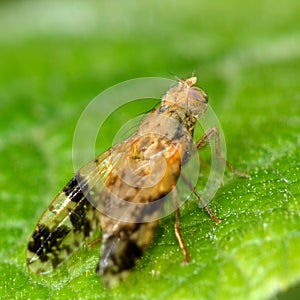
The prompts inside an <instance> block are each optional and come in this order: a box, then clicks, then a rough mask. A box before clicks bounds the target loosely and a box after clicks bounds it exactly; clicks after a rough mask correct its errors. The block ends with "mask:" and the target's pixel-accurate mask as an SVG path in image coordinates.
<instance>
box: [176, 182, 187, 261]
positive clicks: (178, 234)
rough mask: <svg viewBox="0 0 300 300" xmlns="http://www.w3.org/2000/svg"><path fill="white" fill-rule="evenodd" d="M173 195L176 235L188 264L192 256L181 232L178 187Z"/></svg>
mask: <svg viewBox="0 0 300 300" xmlns="http://www.w3.org/2000/svg"><path fill="white" fill-rule="evenodd" d="M172 193H173V201H174V206H175V222H174V230H175V235H176V238H177V240H178V243H179V246H180V248H181V250H182V252H183V255H184V261H183V262H184V263H185V264H188V263H189V262H190V255H189V252H188V250H187V248H186V245H185V243H184V240H183V238H182V235H181V232H180V210H179V201H178V194H177V189H176V186H175V187H174V188H173V190H172Z"/></svg>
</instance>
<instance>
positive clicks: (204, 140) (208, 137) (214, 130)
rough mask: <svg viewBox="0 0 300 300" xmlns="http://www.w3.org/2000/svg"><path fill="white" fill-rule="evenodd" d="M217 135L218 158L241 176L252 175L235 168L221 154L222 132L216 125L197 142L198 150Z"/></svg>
mask: <svg viewBox="0 0 300 300" xmlns="http://www.w3.org/2000/svg"><path fill="white" fill-rule="evenodd" d="M213 137H215V145H216V156H217V159H218V160H220V161H222V162H223V163H225V165H226V167H227V168H228V169H230V170H231V171H232V172H234V173H235V174H237V175H238V176H240V177H250V176H249V174H247V173H244V172H240V171H238V170H237V169H236V168H234V167H233V166H232V165H231V164H230V163H229V162H228V161H227V160H226V159H225V158H224V157H223V156H222V155H221V146H220V133H219V129H218V128H217V127H215V126H213V127H211V128H210V129H209V130H208V131H207V132H205V133H204V135H203V136H202V137H201V138H200V139H199V140H198V141H197V142H196V147H197V149H198V150H200V149H201V148H203V147H204V146H205V145H207V144H208V143H209V141H210V140H211V138H213Z"/></svg>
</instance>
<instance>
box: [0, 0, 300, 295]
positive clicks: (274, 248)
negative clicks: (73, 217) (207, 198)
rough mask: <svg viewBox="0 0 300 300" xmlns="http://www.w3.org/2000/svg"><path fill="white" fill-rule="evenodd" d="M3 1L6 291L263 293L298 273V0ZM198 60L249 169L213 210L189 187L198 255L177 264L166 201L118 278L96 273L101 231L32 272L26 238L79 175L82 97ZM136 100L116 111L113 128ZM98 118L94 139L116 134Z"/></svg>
mask: <svg viewBox="0 0 300 300" xmlns="http://www.w3.org/2000/svg"><path fill="white" fill-rule="evenodd" d="M0 6H1V9H0V57H1V59H0V70H1V72H0V116H1V118H0V186H1V189H0V201H1V211H0V236H1V243H0V258H1V262H0V283H1V284H0V298H1V299H29V298H30V299H50V298H51V299H111V298H113V299H270V298H271V297H275V295H276V294H280V295H284V293H285V291H287V294H288V292H289V289H291V290H293V289H294V286H297V284H299V282H300V258H299V257H300V256H299V251H300V182H299V178H300V154H299V147H300V135H299V133H300V105H299V103H300V96H299V95H300V86H299V78H300V59H299V58H300V52H299V49H300V35H299V30H298V29H299V21H298V18H299V17H298V12H299V8H300V7H299V6H300V5H299V1H296V0H288V1H286V2H285V3H284V4H279V3H272V4H271V3H270V2H268V1H266V0H263V1H258V0H256V1H246V2H243V4H242V5H241V3H240V2H238V1H236V0H230V1H229V2H226V5H225V4H223V5H219V6H217V5H216V4H215V3H213V2H211V1H195V0H188V1H184V2H176V3H175V2H174V1H170V0H167V1H164V2H162V1H158V0H155V1H150V2H147V1H144V2H142V1H140V2H134V1H124V2H121V1H107V2H104V1H93V0H88V1H84V2H82V1H73V2H70V1H51V2H47V1H42V2H41V1H33V0H31V1H30V0H28V1H6V2H5V1H2V2H1V4H0ZM198 67H199V70H198V69H197V68H198ZM195 69H196V74H197V76H198V81H199V84H200V86H202V87H203V88H204V89H205V90H206V92H207V93H208V94H209V96H210V105H211V107H212V108H213V109H214V111H215V112H216V114H217V116H218V118H219V120H220V122H221V124H222V128H223V130H224V133H225V137H226V142H227V157H228V160H229V161H230V162H231V163H232V164H233V165H234V166H235V167H236V168H238V169H239V170H243V171H247V172H249V173H250V174H251V179H242V178H238V177H237V176H236V175H234V174H232V173H230V172H226V173H225V177H224V183H223V185H222V186H221V188H220V189H219V191H218V192H217V194H216V196H215V197H214V199H213V201H212V202H211V203H210V207H211V209H212V210H213V211H214V212H215V213H216V215H217V216H218V217H219V218H221V219H222V222H221V223H219V224H215V223H213V221H212V220H211V219H210V218H209V217H208V216H207V215H206V213H205V211H203V209H200V208H199V207H198V203H197V200H196V199H194V198H191V199H190V200H189V201H187V202H185V204H184V207H183V208H182V209H181V231H182V235H183V238H184V240H185V242H186V244H187V246H188V250H189V253H190V255H191V263H190V264H189V265H187V266H183V265H182V264H181V263H182V260H183V255H182V252H181V251H180V249H179V247H178V243H177V241H176V238H175V234H174V231H173V219H174V216H172V215H170V216H168V217H166V218H164V219H163V220H161V222H160V225H159V227H158V228H157V231H156V236H155V239H154V241H153V243H152V244H151V245H150V247H149V249H148V251H147V252H146V253H145V255H144V256H143V258H142V259H141V261H140V263H139V264H138V265H137V266H136V268H135V269H134V270H133V271H132V273H131V275H130V276H129V277H128V279H127V280H126V281H125V282H124V283H123V284H121V285H120V286H119V287H118V288H116V289H114V290H110V291H109V290H105V289H104V288H103V286H102V283H101V280H100V278H99V277H98V275H97V274H96V273H95V266H96V264H97V260H98V255H99V247H100V245H96V246H94V247H93V248H92V249H89V247H87V246H86V247H84V248H83V249H81V250H79V251H78V252H77V253H76V254H75V255H74V256H72V257H71V258H70V259H69V260H68V261H67V262H66V263H65V264H64V265H63V266H62V267H61V268H59V269H58V270H57V271H56V272H54V273H53V274H51V275H47V276H37V275H34V274H31V273H30V272H29V271H28V270H27V268H26V262H25V251H26V246H27V242H28V238H29V237H30V235H31V233H32V231H33V229H34V226H35V225H36V223H37V221H38V219H39V217H40V216H41V214H42V213H43V211H44V210H45V209H46V208H47V206H48V205H49V204H50V202H51V200H52V199H53V197H54V196H55V195H56V193H57V192H58V191H59V190H60V189H61V188H62V187H63V185H64V184H65V183H66V182H67V181H68V180H69V179H70V178H71V177H72V175H73V167H72V138H73V133H74V129H75V126H76V122H77V120H78V118H79V116H80V114H81V112H82V111H83V110H84V108H85V106H86V105H87V104H88V103H89V102H90V101H91V100H92V99H93V98H94V97H95V96H96V95H97V94H98V93H100V92H101V91H102V90H104V89H105V88H107V87H109V86H112V85H114V84H116V83H118V82H121V81H124V80H128V79H131V78H135V77H144V76H161V77H167V78H172V75H169V74H170V73H171V74H176V75H177V76H179V77H182V78H185V77H188V76H190V74H191V73H192V72H193V71H194V70H195ZM135 112H136V111H135V109H134V108H132V107H130V108H129V110H128V111H124V112H123V113H122V114H120V117H119V118H117V117H114V118H113V122H112V123H111V124H110V125H111V130H112V132H116V131H117V130H118V128H119V127H120V126H122V124H123V123H124V122H126V118H127V117H130V116H131V117H132V114H133V113H135ZM99 113H101V112H99ZM108 129H110V128H108ZM105 132H107V133H106V134H105V135H104V136H102V141H101V143H100V144H101V145H100V146H99V149H98V152H99V153H101V151H104V150H105V149H106V148H107V147H108V146H109V143H110V141H111V140H110V138H111V136H110V134H109V130H107V131H105ZM204 151H205V150H204ZM205 157H206V155H205ZM208 158H209V156H208ZM206 173H207V170H205V168H204V170H203V174H201V176H200V178H199V184H198V186H197V188H198V189H199V191H201V189H202V188H203V185H204V183H205V179H206V175H207V174H206Z"/></svg>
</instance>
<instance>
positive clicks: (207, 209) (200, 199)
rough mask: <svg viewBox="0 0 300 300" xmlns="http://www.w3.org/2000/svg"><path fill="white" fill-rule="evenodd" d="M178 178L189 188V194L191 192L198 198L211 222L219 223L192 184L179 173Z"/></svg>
mask: <svg viewBox="0 0 300 300" xmlns="http://www.w3.org/2000/svg"><path fill="white" fill-rule="evenodd" d="M180 176H181V178H182V180H183V181H184V183H185V184H186V185H187V186H188V187H189V189H190V190H191V192H193V194H194V195H195V196H196V197H197V198H198V200H199V202H200V203H201V205H202V206H203V207H204V208H205V210H206V212H207V213H208V214H209V216H210V217H211V218H212V220H213V221H214V222H216V223H220V222H221V220H220V219H219V218H218V217H217V216H216V215H215V214H214V213H213V212H212V211H211V210H210V208H209V207H208V205H207V203H206V202H205V201H204V200H203V198H202V197H201V195H200V194H199V193H198V192H197V191H196V189H195V187H194V186H193V184H192V183H191V182H190V181H189V180H188V179H187V177H186V176H185V175H184V174H183V173H181V174H180Z"/></svg>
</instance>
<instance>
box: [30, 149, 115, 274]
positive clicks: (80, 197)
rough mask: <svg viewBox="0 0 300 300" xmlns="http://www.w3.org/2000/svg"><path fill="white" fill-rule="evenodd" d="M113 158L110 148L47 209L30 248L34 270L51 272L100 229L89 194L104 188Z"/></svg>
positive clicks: (78, 176) (91, 163) (89, 164)
mask: <svg viewBox="0 0 300 300" xmlns="http://www.w3.org/2000/svg"><path fill="white" fill-rule="evenodd" d="M110 159H111V150H108V151H107V152H105V153H103V154H102V155H100V156H99V157H98V158H97V159H96V160H94V161H92V162H90V163H88V164H87V165H85V166H84V167H83V168H82V169H80V170H79V171H78V173H77V174H76V175H75V176H74V177H73V178H72V180H71V181H70V182H69V183H68V184H67V185H66V186H65V187H64V189H63V190H62V191H61V192H60V193H59V194H58V195H57V197H56V198H55V199H54V200H53V202H52V203H51V204H50V206H49V207H48V209H47V210H46V211H45V212H44V214H43V215H42V217H41V219H40V221H39V222H38V224H37V226H36V228H35V231H34V232H33V234H32V236H31V238H30V240H29V243H28V247H27V265H28V267H29V269H30V270H31V271H32V272H34V273H39V274H46V273H50V272H51V271H53V269H55V268H56V267H57V266H58V265H59V264H61V263H62V262H63V261H65V260H66V259H67V258H68V257H69V256H70V255H71V254H72V253H73V252H74V251H76V250H77V249H78V248H79V247H80V246H81V245H82V244H83V243H84V240H85V239H86V238H87V237H89V236H90V235H91V234H92V233H93V232H94V231H95V230H96V229H97V228H99V226H100V225H99V222H100V220H99V219H100V217H99V212H98V211H97V210H96V209H95V208H94V206H93V205H91V203H90V202H89V201H88V200H87V195H88V192H89V190H90V189H91V188H92V187H93V186H94V185H95V184H97V185H98V186H97V189H98V190H99V189H100V188H101V184H99V181H100V183H101V182H102V181H103V180H105V177H107V175H108V174H109V172H110V168H111V166H110ZM99 179H100V180H99Z"/></svg>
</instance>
